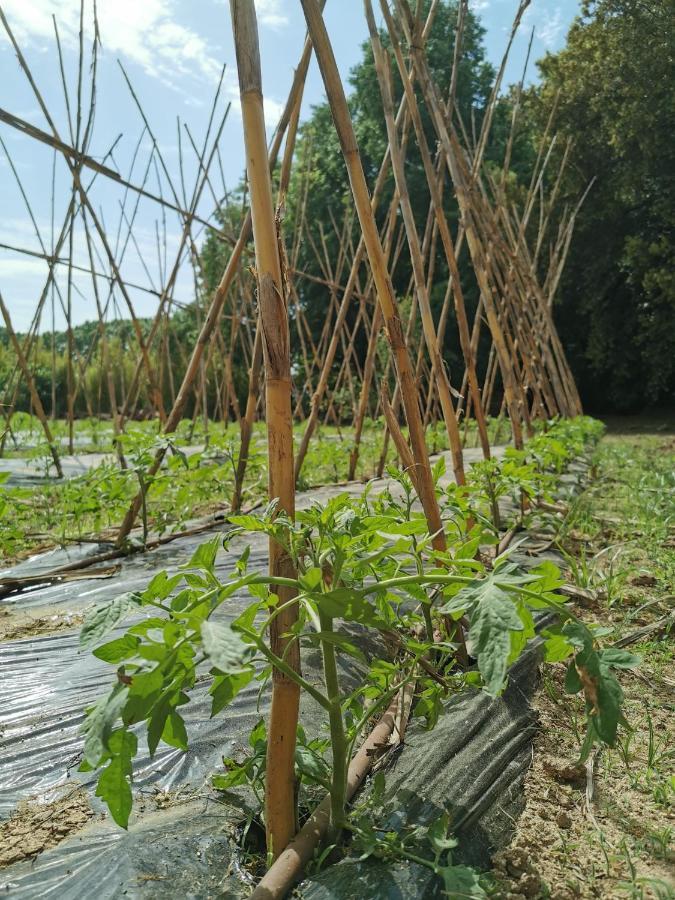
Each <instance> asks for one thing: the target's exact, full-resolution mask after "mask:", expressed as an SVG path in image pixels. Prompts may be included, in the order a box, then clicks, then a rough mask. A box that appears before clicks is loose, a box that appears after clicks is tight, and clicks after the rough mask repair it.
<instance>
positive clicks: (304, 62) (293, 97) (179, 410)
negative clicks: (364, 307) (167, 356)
mask: <svg viewBox="0 0 675 900" xmlns="http://www.w3.org/2000/svg"><path fill="white" fill-rule="evenodd" d="M311 52H312V45H311V42H310V41H309V40H306V41H305V45H304V47H303V51H302V56H301V57H300V62H299V63H298V67H297V69H296V70H295V75H294V78H293V84H292V86H291V90H290V92H289V95H288V99H287V101H286V106H285V108H284V112H283V114H282V116H281V119H280V120H279V124H278V125H277V130H276V133H275V136H274V140H273V141H272V146H271V148H270V151H269V157H268V165H269V166H270V167H271V168H273V167H274V165H275V164H276V160H277V156H278V153H279V149H280V147H281V143H282V140H283V136H284V133H285V131H286V128H287V126H288V122H289V119H290V116H291V114H292V112H293V109H294V108H295V104H296V103H297V102H298V97H299V95H300V94H301V91H302V88H303V85H304V80H305V76H306V75H307V68H308V66H309V60H310V56H311ZM250 235H251V214H250V211H249V212H248V213H247V214H246V216H245V217H244V221H243V223H242V225H241V229H240V232H239V236H238V238H237V241H236V243H235V244H234V246H233V247H232V251H231V253H230V258H229V260H228V262H227V265H226V267H225V271H224V272H223V277H222V278H221V279H220V282H219V284H218V287H217V288H216V290H215V291H214V294H213V297H212V298H211V303H210V306H209V310H208V313H207V315H206V317H205V319H204V323H203V325H202V327H201V329H200V332H199V334H198V336H197V340H196V342H195V345H194V347H193V349H192V355H191V356H190V361H189V363H188V365H187V367H186V370H185V374H184V375H183V381H182V383H181V385H180V387H179V389H178V393H177V395H176V402H175V403H174V405H173V408H172V409H171V412H170V413H169V415H168V416H167V418H166V422H165V423H164V429H163V430H164V434H171V433H172V432H174V431H175V430H176V428H177V427H178V424H179V422H180V420H181V417H182V415H183V410H184V409H185V405H186V403H187V402H188V400H189V398H190V394H191V391H192V385H193V382H194V380H195V378H196V376H197V373H198V372H199V366H200V362H201V359H202V355H203V353H204V351H205V349H206V347H207V346H208V345H209V342H210V340H211V336H212V335H213V332H214V330H215V329H216V327H217V326H218V323H219V322H220V318H221V315H222V312H223V306H224V304H225V299H226V297H227V294H228V291H229V290H230V288H231V286H232V283H233V281H234V279H235V276H236V274H237V272H238V271H239V267H240V261H241V257H242V254H243V252H244V248H245V247H246V245H247V243H248V240H249V237H250ZM254 356H255V353H254ZM258 370H259V366H258ZM256 405H257V404H256ZM253 410H254V411H255V405H254V406H253ZM244 421H245V415H244V416H242V417H241V423H240V424H242V427H243V423H244ZM243 437H244V433H243V431H242V444H243ZM165 454H166V449H165V448H160V449H158V450H157V453H156V454H155V458H154V460H153V461H152V465H151V466H150V469H149V471H148V476H152V475H155V474H156V473H157V472H158V471H159V467H160V466H161V464H162V461H163V459H164V456H165ZM242 455H243V453H242V449H241V448H240V459H241V457H242ZM246 458H247V457H246V456H244V462H243V470H242V476H241V479H240V485H241V484H243V472H244V471H245V468H246ZM142 502H143V497H142V493H141V492H140V491H139V492H138V494H136V496H135V497H134V499H133V500H132V502H131V504H130V506H129V509H128V510H127V512H126V515H125V517H124V520H123V521H122V524H121V526H120V530H119V532H118V534H117V543H118V545H119V544H123V543H124V542H125V541H126V539H127V537H128V536H129V532H130V531H131V529H132V528H133V527H134V522H135V521H136V518H137V516H138V513H139V511H140V508H141V504H142ZM233 506H234V503H233ZM234 508H237V507H236V506H235V507H234Z"/></svg>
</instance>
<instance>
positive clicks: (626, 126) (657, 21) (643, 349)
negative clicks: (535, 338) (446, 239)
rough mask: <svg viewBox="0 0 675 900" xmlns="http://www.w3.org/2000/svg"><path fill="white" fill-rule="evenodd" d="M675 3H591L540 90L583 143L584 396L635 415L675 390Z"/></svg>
mask: <svg viewBox="0 0 675 900" xmlns="http://www.w3.org/2000/svg"><path fill="white" fill-rule="evenodd" d="M674 38H675V4H674V3H673V0H585V2H584V4H583V6H582V12H581V15H580V16H579V18H578V19H577V20H576V21H575V23H574V24H573V26H572V28H571V29H570V32H569V35H568V39H567V45H566V47H565V48H564V49H563V50H562V51H561V52H559V53H557V54H555V55H551V54H549V55H547V56H546V57H545V58H544V59H543V60H542V61H541V62H540V63H539V67H540V71H541V75H542V79H543V80H542V84H541V85H540V86H539V87H537V88H535V89H534V90H533V91H532V92H531V95H530V98H529V100H530V108H531V111H532V113H533V115H534V117H535V119H536V120H537V122H538V126H539V128H540V129H541V128H542V127H543V123H544V122H545V120H546V118H547V117H548V114H549V112H550V110H551V108H552V106H553V104H554V103H556V98H557V111H556V116H555V122H556V127H557V129H558V130H559V131H561V132H562V133H563V135H566V136H569V137H571V138H572V139H573V141H574V145H573V150H572V157H571V165H570V166H569V167H568V169H567V176H566V178H565V183H564V195H563V202H564V201H565V200H568V201H569V202H574V198H575V197H577V196H578V195H579V193H580V192H581V191H582V190H583V189H584V188H585V187H586V185H587V184H588V182H589V181H590V180H591V178H592V177H595V178H596V179H597V180H596V182H595V184H594V186H593V188H592V191H591V193H590V195H589V197H588V199H587V201H586V204H585V205H584V207H583V208H582V210H581V213H580V215H579V217H578V220H577V227H576V231H575V237H574V239H573V243H572V245H571V249H570V255H569V257H568V263H567V267H566V269H565V274H564V276H563V280H562V285H561V290H560V297H559V309H558V312H557V318H558V319H559V320H560V325H561V332H562V337H563V341H564V342H565V345H566V347H567V348H568V350H569V352H570V355H571V358H572V364H573V366H574V369H575V374H576V376H577V379H578V381H579V385H580V389H581V391H582V396H584V398H585V400H586V402H587V404H588V405H589V406H591V407H592V408H593V409H597V410H600V411H605V410H609V409H617V410H629V409H634V408H637V407H640V406H641V405H644V404H649V403H663V402H669V401H670V402H672V398H673V396H674V395H675V353H673V348H674V347H675V275H674V274H673V271H674V269H673V262H674V261H675V144H674V143H673V134H675V40H674ZM560 143H561V144H562V142H560Z"/></svg>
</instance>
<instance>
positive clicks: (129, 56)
mask: <svg viewBox="0 0 675 900" xmlns="http://www.w3.org/2000/svg"><path fill="white" fill-rule="evenodd" d="M92 5H93V4H92V0H85V18H86V20H87V26H86V32H87V33H86V35H85V41H87V38H89V42H90V22H91V17H92V16H91V10H92ZM472 7H473V9H474V10H475V11H476V12H477V13H478V15H479V16H480V17H481V19H482V22H483V25H484V27H485V28H486V31H487V34H486V50H487V54H488V57H489V59H490V60H491V61H493V62H494V63H495V64H497V63H498V62H499V60H500V59H501V57H502V53H503V50H504V48H505V45H506V41H507V37H508V32H509V30H510V26H511V21H512V19H513V15H514V13H515V8H516V0H473V2H472ZM578 7H579V3H578V0H533V2H532V4H531V6H530V7H529V9H528V10H527V12H526V14H525V17H524V21H523V24H522V26H521V29H520V31H519V34H518V36H517V38H516V40H515V42H514V46H513V49H512V52H511V58H510V62H509V66H508V69H507V73H506V83H509V82H514V81H517V80H518V79H519V77H520V74H521V71H522V66H523V62H524V58H525V52H526V47H527V43H528V40H529V36H530V32H531V29H532V28H533V27H534V30H535V36H534V42H533V52H532V59H533V60H535V59H537V58H539V57H541V56H542V55H543V54H544V53H545V52H546V51H547V50H556V49H558V48H559V47H561V46H562V44H563V43H564V40H565V35H566V33H567V29H568V27H569V25H570V23H571V21H572V19H573V18H574V16H575V15H576V14H577V12H578ZM2 8H3V11H4V13H5V15H6V17H7V19H8V21H9V24H10V26H11V27H12V29H13V31H14V33H15V36H16V38H17V40H18V42H19V44H20V46H21V48H22V51H23V53H24V55H25V56H26V58H27V60H28V62H29V64H30V66H31V69H32V71H33V75H34V77H35V80H36V82H37V85H38V87H39V88H40V90H41V91H42V93H43V95H44V97H45V100H46V102H47V106H48V108H49V109H50V111H51V112H52V116H53V118H54V120H55V123H56V126H57V129H58V131H59V133H60V135H61V137H62V138H64V140H67V139H68V134H69V128H68V119H67V113H66V107H65V102H64V97H63V91H62V88H61V81H60V76H59V66H58V56H57V53H56V44H55V39H54V28H53V24H52V14H54V15H55V16H56V20H57V23H58V27H59V34H60V39H61V44H62V48H63V58H64V69H65V73H66V79H67V81H68V84H69V86H70V96H71V104H72V103H73V102H74V97H75V91H76V82H77V55H78V54H77V46H78V31H79V9H80V0H3V2H2ZM97 8H98V15H99V25H100V31H101V41H102V52H101V54H100V57H99V71H98V80H97V104H96V117H95V127H94V132H93V134H94V136H93V140H92V142H91V145H90V154H91V155H92V156H94V157H95V158H102V157H103V156H104V155H105V154H106V152H107V151H108V149H109V147H110V146H111V144H112V143H113V141H115V139H116V138H117V137H118V136H119V135H120V134H121V135H122V137H121V138H120V140H119V141H118V143H117V144H116V146H115V156H114V161H112V160H110V159H108V161H107V163H108V165H110V167H111V168H114V169H117V170H118V171H119V172H120V173H122V174H123V175H125V176H126V175H127V174H128V171H129V165H130V162H131V159H132V154H133V152H134V148H135V146H136V143H137V141H138V139H139V137H140V134H141V130H142V123H141V120H140V117H139V114H138V111H137V110H136V107H135V105H134V102H133V100H132V98H131V96H130V93H129V90H128V88H127V86H126V84H125V82H124V78H123V76H122V72H121V70H120V67H119V65H118V63H117V61H118V60H119V61H120V62H121V63H122V64H123V65H124V67H125V69H126V71H127V73H128V75H129V77H130V80H131V82H132V84H133V86H134V89H135V90H136V92H137V94H138V95H139V97H140V98H141V101H142V103H143V107H144V109H145V112H146V114H147V116H148V118H149V120H150V125H151V127H152V129H153V131H154V133H155V136H156V138H157V141H158V143H159V145H160V148H161V149H162V153H163V156H164V159H165V162H166V166H167V168H168V170H169V174H170V176H171V178H172V180H173V182H174V185H175V186H176V189H177V190H178V192H179V193H180V192H181V188H180V178H179V168H178V139H177V121H176V120H177V117H179V118H180V120H181V127H182V129H183V131H182V134H183V156H184V173H185V183H186V190H187V193H188V196H189V195H190V193H191V191H192V188H193V185H194V183H195V179H196V176H197V161H196V156H195V154H194V153H193V151H192V149H191V147H190V144H189V138H188V136H187V133H186V131H185V125H187V127H188V128H189V129H190V132H191V134H192V135H193V137H194V138H195V140H196V142H197V143H199V142H200V141H201V139H202V138H203V135H204V133H205V129H206V123H207V120H208V116H209V111H210V107H211V103H212V100H213V96H214V92H215V88H216V85H217V82H218V79H219V76H220V72H221V68H222V66H223V64H225V65H226V71H225V78H224V83H223V91H222V100H221V103H220V105H219V107H218V109H219V114H220V115H222V113H223V112H224V110H225V108H226V106H227V104H228V103H231V108H230V112H229V116H228V118H227V121H226V123H225V127H224V129H223V132H222V137H221V140H220V151H221V160H222V170H223V174H224V178H225V182H226V185H227V186H228V187H234V186H235V185H236V184H237V182H238V180H239V178H240V175H241V171H242V165H243V138H242V133H241V118H240V115H239V111H238V101H237V83H236V70H235V61H234V49H233V44H232V35H231V27H230V19H229V6H228V3H227V0H98V4H97ZM256 8H257V10H258V22H259V27H260V41H261V53H262V59H263V82H264V91H265V100H266V114H267V124H268V127H269V128H270V132H271V130H272V128H273V126H274V124H275V122H276V118H277V117H278V115H279V111H280V109H281V108H282V106H283V103H284V101H285V98H286V95H287V92H288V89H289V87H290V84H291V80H292V75H293V68H294V67H295V65H296V64H297V61H298V58H299V55H300V52H301V49H302V44H303V41H304V35H305V27H304V19H303V16H302V10H301V6H300V2H299V0H256ZM325 18H326V24H327V27H328V31H329V34H330V36H331V38H332V41H333V47H334V50H335V55H336V58H337V61H338V65H339V67H340V71H341V73H342V75H343V78H346V77H347V75H348V73H349V70H350V68H351V67H352V66H353V65H354V64H355V63H356V62H357V61H358V59H359V58H360V54H361V49H360V48H361V43H362V41H363V40H365V38H366V32H367V29H366V25H365V20H364V16H363V5H362V2H361V0H327V5H326V12H325ZM535 75H536V70H535V66H534V64H533V62H531V63H530V68H529V77H530V78H533V77H535ZM0 83H1V84H2V86H3V88H2V100H1V101H0V106H2V107H3V108H4V109H5V110H7V111H8V112H10V113H12V114H14V115H17V116H20V117H21V118H23V119H26V120H28V121H29V122H31V123H32V124H34V125H36V126H37V127H39V128H42V129H43V130H49V129H48V125H47V123H46V122H45V119H44V116H43V115H42V113H41V111H40V109H39V106H38V104H37V102H36V100H35V97H34V95H33V93H32V90H31V88H30V86H29V85H28V82H27V80H26V78H25V76H24V75H23V73H22V72H21V71H20V69H19V67H18V64H17V61H16V58H15V55H14V52H13V50H12V48H11V46H10V45H9V42H8V40H7V39H6V37H5V35H4V32H3V33H2V34H0ZM86 85H87V78H86V73H85V88H86ZM86 93H87V92H86V90H85V95H86ZM322 99H323V85H322V82H321V78H320V75H319V72H318V69H317V67H316V63H315V62H313V63H312V66H311V68H310V72H309V76H308V81H307V85H306V90H305V100H304V105H303V115H306V114H307V112H308V110H309V108H310V106H311V104H313V103H317V102H319V101H320V100H322ZM0 137H1V138H2V140H3V141H4V143H5V145H6V147H7V150H8V152H9V154H10V155H11V158H12V161H13V163H14V166H15V167H16V170H17V173H18V175H19V177H20V179H21V181H22V183H23V187H24V190H25V192H26V195H27V197H28V200H29V202H30V205H31V208H32V212H33V214H34V216H35V219H36V222H37V225H38V229H39V231H40V235H41V238H42V241H43V243H44V245H45V246H46V247H47V248H48V249H49V247H50V245H51V219H52V210H51V178H52V158H53V153H52V151H51V150H50V149H49V148H47V147H45V146H42V145H40V144H38V143H36V142H35V141H32V140H30V139H28V138H26V137H24V136H23V135H22V134H20V133H19V132H17V131H15V130H14V129H12V128H11V127H10V126H8V125H6V124H4V123H0ZM150 149H151V147H150V142H149V139H148V138H147V137H146V139H145V140H144V141H143V142H142V144H141V148H140V151H139V153H138V157H137V161H136V167H135V169H134V172H133V178H132V180H134V181H140V178H141V173H142V171H143V169H144V168H145V166H146V165H147V162H148V158H149V153H150ZM212 172H213V185H214V191H215V193H216V194H219V193H221V192H222V187H221V185H222V181H221V176H220V172H219V170H218V166H217V165H216V166H214V168H213V169H212ZM89 177H91V176H90V175H89V176H87V178H89ZM160 182H161V189H162V192H163V194H164V195H165V196H167V197H168V196H169V194H170V189H169V185H168V183H167V181H166V178H165V176H164V175H161V176H160ZM68 185H69V176H68V171H67V168H66V166H65V165H64V163H63V161H62V160H61V159H57V161H56V192H55V193H56V202H55V208H54V220H55V223H56V225H55V227H56V231H57V232H58V229H59V227H60V224H61V223H62V222H63V220H64V216H65V213H66V209H67V206H68V202H69V198H70V195H69V187H68ZM148 188H149V189H150V190H153V191H155V192H156V191H157V189H158V181H157V179H156V177H155V175H154V170H153V171H152V174H151V177H150V179H149V182H148ZM123 193H124V192H123V190H122V189H121V188H120V187H119V186H118V185H115V184H113V183H111V182H109V181H107V180H105V179H103V178H102V177H100V176H99V177H98V178H97V179H96V181H95V184H94V186H93V188H92V190H91V198H92V201H93V203H94V206H95V208H96V209H97V211H99V214H100V216H101V220H102V221H103V222H104V223H105V227H106V231H107V233H108V235H109V236H111V239H112V241H113V243H114V237H115V234H116V232H117V227H118V222H119V220H120V216H121V206H120V204H121V201H122V199H123ZM0 202H1V208H2V219H1V220H0V243H3V244H10V245H13V246H19V247H24V248H29V249H31V250H36V251H39V250H40V241H39V239H38V237H37V236H36V234H35V230H34V228H33V225H32V224H31V220H30V218H29V216H28V213H27V210H26V206H25V203H24V201H23V200H22V197H21V193H20V191H19V188H18V186H17V184H16V181H15V178H14V176H13V174H12V171H11V168H10V166H9V163H8V160H7V157H6V155H5V152H4V150H3V148H2V147H1V146H0ZM132 208H133V198H129V200H128V201H127V214H129V213H130V211H131V209H132ZM212 210H213V201H212V196H211V194H210V192H209V191H208V190H205V192H204V194H203V197H202V200H201V202H200V205H199V209H198V212H199V214H200V215H201V216H203V217H204V218H207V217H208V216H210V214H211V212H212ZM164 227H166V235H167V239H166V246H167V260H166V268H168V269H170V268H171V266H172V264H173V261H172V258H171V253H172V251H173V253H174V254H175V252H176V248H177V246H178V243H177V242H178V238H179V235H180V231H181V223H180V221H179V217H178V215H177V214H175V213H167V215H166V226H164V224H163V223H162V217H161V213H160V210H159V208H158V206H157V205H156V204H154V203H152V202H151V201H149V200H141V201H140V203H139V207H138V213H137V218H136V223H135V227H134V238H135V241H136V245H133V244H131V243H130V244H129V245H128V247H127V251H126V254H125V256H124V258H123V260H122V263H121V266H120V269H121V272H122V274H123V276H124V278H125V279H126V280H129V281H130V282H134V283H136V284H139V285H142V286H146V287H150V286H153V287H154V288H155V289H157V288H159V286H160V284H161V281H162V269H163V268H165V264H164V262H163V260H160V259H158V252H157V237H156V235H157V232H158V231H159V233H160V234H163V233H164ZM97 250H98V252H99V253H100V254H101V256H102V257H103V250H102V247H101V245H100V242H97ZM162 255H163V251H162ZM74 259H75V261H76V262H77V263H79V264H82V265H84V266H86V265H88V258H87V249H86V243H85V241H84V235H83V231H82V229H81V227H78V228H76V230H75V235H74ZM166 268H165V271H166ZM47 272H48V268H47V264H46V263H45V262H44V261H42V260H39V259H35V258H30V257H27V256H22V255H21V254H19V253H16V252H14V251H10V250H6V249H2V248H0V291H1V292H2V295H3V298H4V300H5V303H6V304H7V306H8V307H9V309H10V312H11V315H12V319H13V323H14V325H15V327H16V328H17V330H23V329H26V328H27V327H28V326H29V323H30V321H31V319H32V316H33V313H34V310H35V307H36V304H37V300H38V298H39V296H40V293H41V291H42V289H43V286H44V283H45V281H46V278H47ZM65 273H66V270H65V267H62V268H60V269H59V279H58V283H59V286H60V288H61V293H62V296H63V298H64V299H65V296H66V289H65V286H66V278H65ZM99 289H100V291H101V295H102V300H105V297H106V296H107V291H106V289H105V286H104V282H103V281H102V280H100V282H99ZM130 294H131V297H132V301H133V302H134V305H135V306H136V309H137V312H138V313H139V314H140V315H151V314H152V313H153V311H154V310H155V308H156V298H155V297H154V296H153V295H152V294H149V293H147V292H144V291H141V290H138V289H133V290H131V291H130ZM175 297H176V299H177V300H178V301H179V302H181V301H182V302H189V301H190V300H191V299H192V297H193V281H192V274H191V270H190V268H189V266H187V265H182V266H181V270H180V274H179V277H178V280H177V284H176V290H175ZM117 300H118V311H117V312H116V311H115V307H114V305H113V304H112V303H111V305H110V307H109V316H110V317H112V316H113V315H115V314H120V315H125V314H126V313H125V309H124V305H123V302H122V299H121V298H119V297H118V298H117ZM54 309H55V313H54V321H55V323H56V327H57V328H60V327H62V326H63V323H64V316H63V314H62V312H61V310H60V309H59V298H58V295H56V296H55V298H54ZM72 309H73V321H74V322H75V323H77V322H81V321H85V320H87V319H92V318H95V317H96V309H95V304H94V299H93V294H92V285H91V279H90V278H89V276H85V275H81V274H76V275H75V276H74V279H73V291H72ZM51 322H52V312H51V299H50V300H48V302H47V304H46V307H45V312H44V315H43V318H42V322H41V328H42V330H45V329H48V328H50V327H51Z"/></svg>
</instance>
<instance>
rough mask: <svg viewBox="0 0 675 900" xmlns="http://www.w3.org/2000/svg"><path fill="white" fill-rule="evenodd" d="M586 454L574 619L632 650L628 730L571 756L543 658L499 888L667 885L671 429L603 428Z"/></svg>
mask: <svg viewBox="0 0 675 900" xmlns="http://www.w3.org/2000/svg"><path fill="white" fill-rule="evenodd" d="M597 463H598V470H597V479H596V480H595V481H594V482H593V483H591V484H590V486H589V488H588V489H587V491H586V492H585V493H584V494H583V495H582V496H581V497H580V498H579V500H578V501H577V503H576V504H575V507H574V508H573V510H572V513H571V516H570V517H569V518H568V520H567V522H566V524H565V526H564V528H563V532H562V534H561V540H560V543H561V547H562V549H563V550H564V552H565V553H566V554H567V555H568V561H569V563H570V567H571V568H570V580H571V581H573V582H574V583H576V584H577V585H578V586H580V587H583V588H584V589H586V590H587V591H590V592H592V594H591V596H592V597H593V598H594V599H593V600H591V601H590V602H588V603H586V605H585V606H586V608H584V609H581V610H579V612H580V614H581V615H582V617H583V618H585V619H586V620H587V621H589V622H590V621H593V622H597V623H601V624H602V625H605V626H607V627H608V628H611V629H612V630H611V633H609V634H608V635H607V637H606V638H605V641H606V642H607V643H608V644H609V643H615V642H619V645H620V646H626V647H627V649H629V650H631V651H632V652H634V653H637V654H639V655H640V656H641V657H642V664H641V665H640V667H639V668H638V669H636V670H633V671H625V672H622V673H621V678H620V681H621V684H622V688H623V691H624V695H625V700H626V706H625V708H626V716H627V719H628V721H629V723H630V730H627V729H624V730H623V731H622V732H621V733H620V743H619V744H618V745H617V746H616V747H615V748H613V749H608V748H604V749H602V750H601V751H600V752H597V753H596V754H595V755H594V756H593V757H592V758H591V759H590V760H589V761H588V763H587V764H586V765H579V764H578V763H577V759H578V754H579V746H580V741H579V735H580V726H581V722H582V721H583V710H582V709H581V705H580V703H579V702H578V700H577V697H570V696H569V695H566V694H565V692H564V687H563V681H564V669H565V666H564V664H557V665H554V666H549V667H547V669H546V670H545V671H544V673H543V677H542V685H541V688H540V690H539V693H538V696H537V699H536V707H537V710H538V712H539V716H540V719H541V726H542V727H541V732H540V735H539V738H538V739H537V741H536V743H535V747H534V752H533V762H532V769H531V771H530V774H529V776H528V780H527V783H526V807H525V811H524V813H523V815H522V817H521V818H520V819H519V821H518V823H517V825H516V833H515V836H514V839H513V841H512V843H511V845H510V846H509V847H508V848H507V849H506V850H505V851H503V852H501V853H500V854H498V855H497V856H496V857H495V859H494V872H493V875H494V877H495V881H496V884H497V888H496V896H497V897H499V898H502V900H521V898H524V897H534V898H550V900H576V898H597V897H600V898H607V900H614V898H672V897H675V854H674V853H673V842H672V840H673V835H674V834H675V775H674V774H673V773H674V771H675V770H674V768H673V762H674V761H675V725H674V723H675V717H674V716H673V713H674V711H675V667H674V666H673V640H672V639H673V636H674V635H675V630H672V629H673V626H674V625H675V596H674V593H675V440H673V438H672V437H666V436H663V437H660V436H646V435H642V436H636V435H633V434H630V435H623V436H613V435H610V436H609V437H607V438H605V439H604V441H603V442H602V443H601V445H600V448H599V452H598V458H597Z"/></svg>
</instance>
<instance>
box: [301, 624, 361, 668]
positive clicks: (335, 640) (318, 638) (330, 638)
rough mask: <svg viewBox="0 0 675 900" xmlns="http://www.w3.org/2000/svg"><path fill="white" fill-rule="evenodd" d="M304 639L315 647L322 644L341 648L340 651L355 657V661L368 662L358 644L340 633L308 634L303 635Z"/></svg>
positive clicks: (317, 632) (321, 632) (320, 632)
mask: <svg viewBox="0 0 675 900" xmlns="http://www.w3.org/2000/svg"><path fill="white" fill-rule="evenodd" d="M303 638H305V639H306V640H308V641H309V642H310V643H311V644H314V645H317V644H320V643H326V644H332V645H333V646H335V647H339V648H340V650H344V652H345V653H348V654H349V655H350V656H353V657H354V658H355V659H358V660H360V661H361V662H363V663H365V662H366V658H365V656H364V655H363V651H361V650H360V649H359V648H358V647H357V646H356V644H354V643H353V642H352V641H350V640H348V639H347V638H346V637H345V636H344V635H343V634H341V633H340V632H339V631H315V632H308V633H307V634H303Z"/></svg>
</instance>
